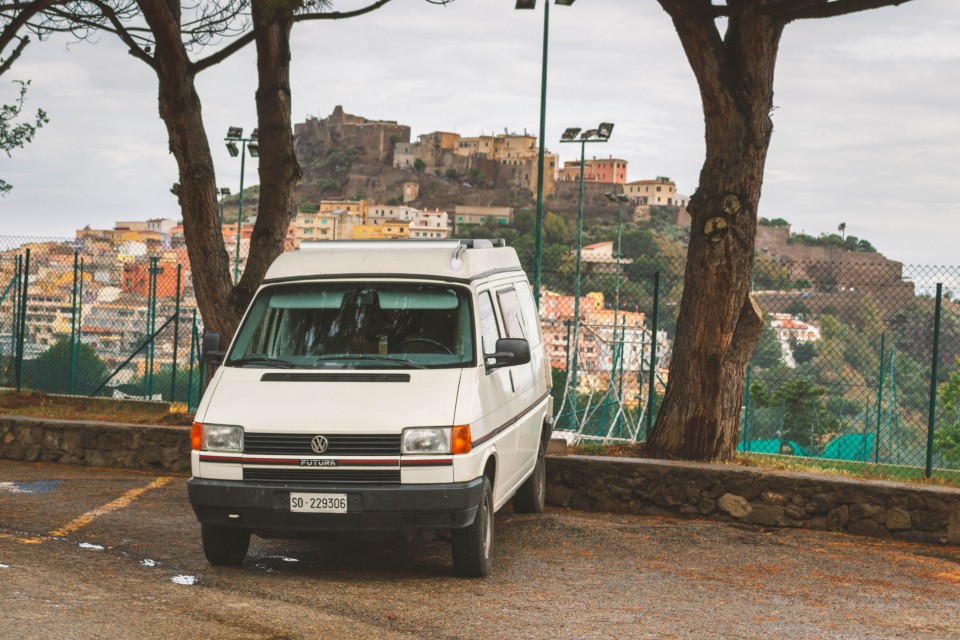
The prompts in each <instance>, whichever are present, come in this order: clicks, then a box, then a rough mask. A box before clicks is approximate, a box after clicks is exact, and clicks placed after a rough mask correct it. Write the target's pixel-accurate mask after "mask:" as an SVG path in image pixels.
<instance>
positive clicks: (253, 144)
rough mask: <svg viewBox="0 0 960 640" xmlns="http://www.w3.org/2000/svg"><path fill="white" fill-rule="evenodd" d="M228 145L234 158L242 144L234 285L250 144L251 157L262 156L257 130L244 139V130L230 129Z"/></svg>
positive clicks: (221, 208)
mask: <svg viewBox="0 0 960 640" xmlns="http://www.w3.org/2000/svg"><path fill="white" fill-rule="evenodd" d="M224 140H225V141H226V143H227V151H229V152H230V155H231V156H232V157H234V158H236V157H237V143H238V142H239V143H240V144H241V147H240V149H239V151H240V205H239V207H238V208H237V250H236V253H235V255H234V259H233V283H234V284H237V283H238V282H240V239H241V236H242V235H243V234H242V232H241V230H242V228H243V175H244V172H245V170H246V159H247V148H248V143H249V149H250V155H251V156H254V157H257V156H258V155H259V154H260V150H259V142H258V137H257V129H254V130H253V133H251V134H250V136H249V137H246V138H244V137H243V129H241V128H239V127H230V128H229V129H228V130H227V136H226V137H225V138H224ZM220 224H221V226H222V225H223V200H222V199H221V201H220Z"/></svg>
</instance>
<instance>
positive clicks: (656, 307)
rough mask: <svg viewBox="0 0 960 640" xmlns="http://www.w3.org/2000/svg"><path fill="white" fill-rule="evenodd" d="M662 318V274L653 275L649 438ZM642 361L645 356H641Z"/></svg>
mask: <svg viewBox="0 0 960 640" xmlns="http://www.w3.org/2000/svg"><path fill="white" fill-rule="evenodd" d="M659 316H660V272H659V271H657V272H656V273H654V274H653V318H652V320H651V329H650V381H649V383H648V386H647V436H646V440H647V441H649V440H650V432H651V431H652V430H653V405H654V402H653V399H654V387H655V385H654V383H655V381H656V377H657V320H658V319H659ZM640 358H641V361H642V359H643V356H642V355H641V356H640Z"/></svg>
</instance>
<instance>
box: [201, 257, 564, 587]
mask: <svg viewBox="0 0 960 640" xmlns="http://www.w3.org/2000/svg"><path fill="white" fill-rule="evenodd" d="M203 359H204V361H205V362H206V363H208V364H210V365H214V366H217V370H216V373H215V374H214V375H213V376H212V378H211V380H210V383H209V385H208V386H207V389H206V392H205V393H204V396H203V399H202V401H201V402H200V405H199V407H198V409H197V413H196V422H195V423H194V425H193V430H192V434H191V440H192V446H193V451H192V459H191V464H192V469H191V470H192V477H191V478H190V480H189V483H188V490H189V497H190V502H191V504H192V506H193V509H194V512H195V513H196V516H197V518H198V519H199V521H200V524H201V538H202V544H203V550H204V553H205V555H206V558H207V560H208V561H209V562H211V563H212V564H215V565H238V564H241V563H242V562H243V560H244V558H245V557H246V554H247V551H248V547H249V544H250V536H251V534H256V535H257V536H261V537H265V538H299V537H315V536H323V535H327V534H328V533H329V532H351V531H372V530H380V531H383V530H388V531H389V530H406V531H417V530H430V529H441V530H449V531H450V539H451V542H452V551H453V553H452V556H453V567H454V570H455V571H456V573H458V574H460V575H463V576H485V575H487V574H488V573H489V571H490V568H491V562H492V558H493V539H494V535H493V533H494V513H495V512H496V511H497V510H499V509H500V508H501V507H503V506H504V505H505V504H507V503H508V502H510V501H512V506H513V509H514V510H515V511H517V512H525V513H539V512H541V511H542V510H543V504H544V494H545V487H544V482H545V473H544V453H545V450H546V444H547V442H548V440H549V437H550V433H551V415H552V401H551V397H550V365H549V362H548V361H547V356H546V350H545V347H544V343H543V337H542V334H541V330H540V323H539V317H538V314H537V310H536V307H535V305H534V300H533V296H532V295H531V290H530V284H529V283H528V281H527V278H526V275H525V274H524V272H523V270H522V269H521V266H520V262H519V260H518V258H517V254H516V252H515V251H514V250H513V249H512V248H510V247H506V246H503V243H502V242H497V243H494V242H492V241H489V240H473V241H470V240H447V241H416V240H404V241H344V242H317V243H312V244H304V245H302V246H301V248H300V249H299V250H297V251H292V252H288V253H285V254H283V255H281V256H280V257H278V258H277V259H276V261H275V262H274V263H273V265H272V266H271V267H270V269H269V270H268V272H267V274H266V277H265V279H264V281H263V284H262V286H261V287H260V289H259V291H258V292H257V294H256V296H255V297H254V299H253V301H252V303H251V304H250V307H249V309H248V310H247V312H246V314H245V316H244V318H243V320H242V322H241V324H240V327H239V329H238V331H237V333H236V335H235V337H234V338H233V340H232V343H231V344H230V345H229V348H226V349H221V338H220V336H219V335H217V334H215V333H207V334H205V335H204V337H203Z"/></svg>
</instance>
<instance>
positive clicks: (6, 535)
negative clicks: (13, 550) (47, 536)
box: [0, 533, 43, 544]
mask: <svg viewBox="0 0 960 640" xmlns="http://www.w3.org/2000/svg"><path fill="white" fill-rule="evenodd" d="M0 540H13V541H14V542H19V543H21V544H43V538H21V537H19V536H12V535H10V534H9V533H0Z"/></svg>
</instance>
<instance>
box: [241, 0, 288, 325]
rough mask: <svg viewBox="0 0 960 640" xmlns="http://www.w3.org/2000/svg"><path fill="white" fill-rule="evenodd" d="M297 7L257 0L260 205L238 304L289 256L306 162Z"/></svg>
mask: <svg viewBox="0 0 960 640" xmlns="http://www.w3.org/2000/svg"><path fill="white" fill-rule="evenodd" d="M296 6H297V4H296V3H292V2H289V1H282V2H276V1H274V0H254V2H253V5H252V10H253V30H254V37H255V41H256V45H257V71H258V79H259V84H258V87H257V125H258V128H259V130H260V134H259V137H260V206H259V210H258V212H257V222H256V224H255V225H254V229H253V236H252V238H251V241H250V252H249V255H248V258H247V266H246V269H245V270H244V272H243V277H242V278H241V279H240V282H239V284H238V286H237V296H236V297H237V303H238V304H240V305H242V306H244V307H245V306H246V305H247V304H249V302H250V299H251V298H252V297H253V294H254V293H255V292H256V290H257V287H259V286H260V282H261V281H262V280H263V277H264V275H265V274H266V272H267V268H268V267H269V266H270V264H271V263H272V262H273V260H274V259H275V258H276V257H277V256H278V255H280V254H281V253H282V252H283V248H284V239H285V238H286V235H287V227H288V225H289V224H290V214H291V207H292V203H293V188H294V187H295V186H296V184H297V181H298V180H299V179H300V176H301V171H300V164H299V163H298V162H297V156H296V153H295V152H294V149H293V115H292V110H291V101H290V30H291V28H292V27H293V11H294V9H295V7H296Z"/></svg>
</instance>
